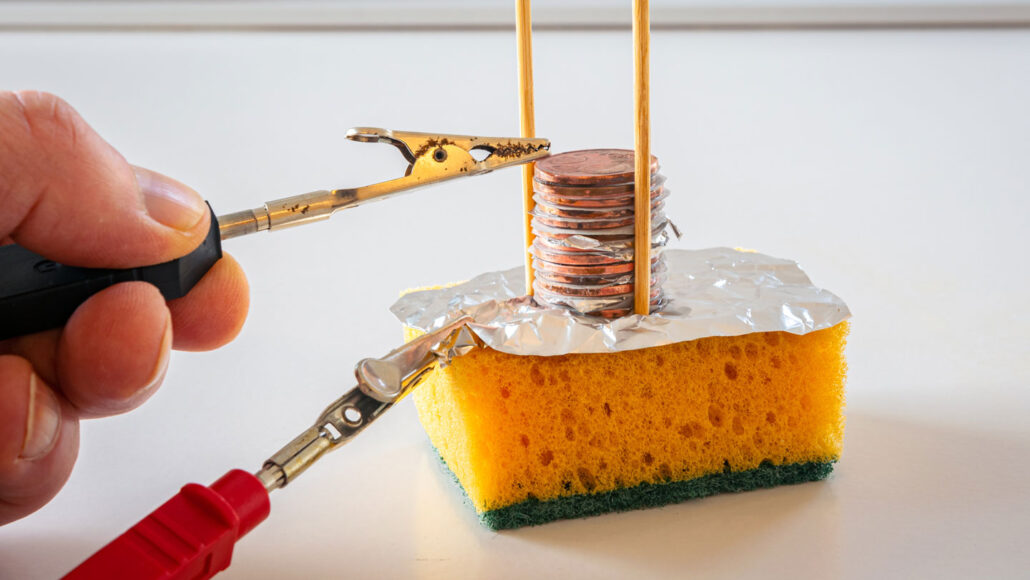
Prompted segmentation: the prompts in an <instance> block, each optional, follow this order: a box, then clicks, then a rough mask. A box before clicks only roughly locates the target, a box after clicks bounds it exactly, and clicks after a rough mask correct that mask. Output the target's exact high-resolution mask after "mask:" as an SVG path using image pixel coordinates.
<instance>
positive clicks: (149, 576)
mask: <svg viewBox="0 0 1030 580" xmlns="http://www.w3.org/2000/svg"><path fill="white" fill-rule="evenodd" d="M268 511H269V502H268V492H267V491H265V488H264V486H263V485H261V482H260V481H259V480H258V479H257V478H256V477H254V476H253V475H251V474H249V473H247V472H246V471H242V470H239V469H234V470H232V471H230V472H229V473H226V474H225V475H224V476H222V478H221V479H219V480H218V481H216V482H214V483H213V484H211V486H210V487H204V486H202V485H197V484H195V483H190V484H187V485H186V486H185V487H183V488H182V490H181V491H180V492H179V493H178V494H177V495H176V496H175V497H173V498H172V499H170V500H168V501H167V502H165V504H164V505H162V506H161V507H159V508H157V509H156V510H154V511H153V512H152V513H151V514H150V515H148V516H147V517H145V518H144V519H143V520H141V521H140V522H139V523H137V524H136V525H134V526H132V528H130V529H129V530H128V531H127V532H125V533H124V534H122V535H121V536H118V538H116V539H115V540H114V541H113V542H111V543H110V544H108V545H106V546H104V547H103V548H101V549H100V551H98V552H97V553H95V554H93V555H92V556H90V558H89V559H88V560H86V561H85V562H83V563H82V564H80V565H79V566H78V567H77V568H75V569H74V570H72V571H71V572H69V573H68V575H67V576H65V578H66V579H71V580H97V579H101V578H104V579H107V578H133V579H137V578H138V579H140V580H157V579H171V578H175V579H179V578H182V579H185V578H189V579H199V578H210V577H212V576H214V575H215V574H217V573H218V572H220V571H222V570H224V569H226V568H227V567H229V563H230V561H231V560H232V550H233V546H234V545H235V544H236V541H237V540H239V539H240V538H241V537H243V536H244V535H245V534H246V533H247V532H249V531H250V530H252V529H254V528H255V527H256V526H257V525H258V524H259V523H261V522H262V521H263V520H264V519H265V518H266V517H268Z"/></svg>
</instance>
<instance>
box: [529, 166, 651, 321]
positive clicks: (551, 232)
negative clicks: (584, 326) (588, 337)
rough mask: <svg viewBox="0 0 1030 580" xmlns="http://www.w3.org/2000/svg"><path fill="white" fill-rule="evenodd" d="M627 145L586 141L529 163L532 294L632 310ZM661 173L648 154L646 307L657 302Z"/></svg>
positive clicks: (601, 309)
mask: <svg viewBox="0 0 1030 580" xmlns="http://www.w3.org/2000/svg"><path fill="white" fill-rule="evenodd" d="M633 179H634V161H633V151H630V150H625V149H589V150H584V151H570V152H568V153H560V154H557V155H552V156H550V157H547V158H545V159H543V160H541V161H538V162H537V163H536V169H535V171H534V181H533V191H534V201H535V202H536V207H535V208H534V210H533V211H532V216H533V219H532V227H533V234H534V235H535V236H536V239H535V240H534V241H533V245H532V247H531V248H530V252H531V253H532V254H533V257H534V260H533V271H534V273H535V276H536V280H535V282H534V284H533V290H534V294H535V296H536V299H537V301H539V302H541V303H544V304H549V305H554V306H563V307H567V308H571V309H572V310H574V311H577V312H579V313H581V314H587V315H594V316H603V317H606V318H617V317H620V316H625V315H627V314H630V313H632V311H633V288H634V271H633V244H634V232H633V224H634V222H635V218H634V204H633V201H634V182H633ZM664 182H665V178H664V177H662V176H661V175H659V174H658V159H657V158H655V157H654V156H652V157H651V223H652V233H651V247H652V253H651V255H652V259H651V296H650V299H651V301H650V302H651V311H652V312H654V311H655V310H658V309H660V308H661V307H662V306H663V304H664V301H663V298H662V293H661V283H662V281H663V280H664V278H665V262H664V258H663V257H662V255H661V249H662V248H663V247H664V246H665V243H666V241H667V236H666V234H665V227H666V224H667V220H666V218H665V212H664V208H665V203H664V200H665V198H666V197H667V195H668V192H667V191H666V190H665V187H664Z"/></svg>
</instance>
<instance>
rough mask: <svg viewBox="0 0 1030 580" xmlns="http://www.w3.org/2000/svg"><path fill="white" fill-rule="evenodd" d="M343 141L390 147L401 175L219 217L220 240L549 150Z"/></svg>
mask: <svg viewBox="0 0 1030 580" xmlns="http://www.w3.org/2000/svg"><path fill="white" fill-rule="evenodd" d="M347 138H348V139H350V140H351V141H360V142H362V143H389V144H390V145H393V146H394V147H396V148H397V149H398V150H400V152H401V155H403V156H404V159H406V160H407V161H408V167H407V170H406V171H405V172H404V176H403V177H398V178H397V179H391V180H389V181H383V182H381V183H374V184H372V185H366V186H363V187H355V188H351V189H334V190H331V191H328V190H322V191H314V192H311V193H305V194H302V195H295V196H293V197H287V198H284V199H279V200H275V201H270V202H267V203H265V204H264V206H262V207H259V208H255V209H252V210H245V211H241V212H236V213H233V214H229V215H224V216H220V217H219V218H218V222H219V224H220V228H221V237H222V239H223V240H224V239H228V238H234V237H237V236H242V235H245V234H251V233H254V232H259V231H264V230H274V229H281V228H285V227H290V226H295V225H301V224H306V223H310V222H314V221H319V220H323V219H327V218H329V216H331V215H332V214H333V213H334V212H336V211H338V210H341V209H346V208H350V207H355V206H358V205H360V204H362V203H365V202H369V201H374V200H380V199H386V198H387V197H390V196H392V195H394V194H397V193H400V192H403V191H407V190H410V189H414V188H416V187H422V186H425V185H432V184H434V183H440V182H442V181H447V180H449V179H454V178H456V177H465V176H470V175H481V174H483V173H489V172H491V171H493V170H495V169H501V168H503V167H511V166H513V165H521V164H523V163H528V162H530V161H536V160H537V159H541V158H543V157H546V156H547V155H548V149H549V148H550V147H551V142H550V141H548V140H547V139H520V138H515V137H473V136H470V135H446V134H436V133H414V132H411V131H391V130H389V129H378V128H375V127H355V128H353V129H350V130H348V131H347Z"/></svg>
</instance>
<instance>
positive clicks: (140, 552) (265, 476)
mask: <svg viewBox="0 0 1030 580" xmlns="http://www.w3.org/2000/svg"><path fill="white" fill-rule="evenodd" d="M470 322H471V318H469V317H460V318H457V319H456V320H454V321H453V322H451V323H450V324H447V325H445V326H444V327H442V328H440V329H439V330H437V331H435V332H432V333H429V334H425V335H423V336H421V337H419V338H416V339H414V340H412V341H410V342H408V343H407V344H405V345H404V346H401V347H400V348H397V349H395V350H393V351H391V352H390V353H389V354H387V355H386V356H384V357H382V358H378V359H374V358H368V359H364V360H362V361H361V362H359V363H358V364H357V366H356V368H355V370H354V374H355V377H356V379H357V386H355V387H354V388H352V389H351V390H350V391H348V392H347V393H346V394H344V395H343V396H342V397H340V398H339V399H337V400H336V401H335V402H333V403H332V404H331V405H329V406H328V407H326V409H325V410H324V411H323V412H322V414H321V415H319V417H318V419H317V420H316V421H315V422H314V424H313V425H312V426H311V427H309V428H307V429H306V430H305V431H304V432H303V433H301V434H300V435H299V436H297V437H296V438H295V439H294V440H293V441H291V442H290V443H288V444H287V445H286V446H285V447H283V448H282V449H280V450H279V451H278V452H276V453H275V454H274V455H272V457H271V458H269V459H268V461H266V462H265V464H264V466H262V468H261V469H260V470H258V472H257V473H255V474H253V475H251V474H250V473H247V472H246V471H243V470H240V469H234V470H232V471H229V472H228V473H226V474H225V475H224V476H222V477H221V478H220V479H219V480H218V481H216V482H215V483H213V484H211V485H210V486H209V487H205V486H202V485H198V484H195V483H191V484H187V485H186V486H185V487H183V488H182V490H181V491H180V492H179V493H178V494H176V495H175V496H174V497H172V499H170V500H168V501H167V502H165V503H164V504H163V505H162V506H161V507H159V508H157V509H156V510H154V511H153V512H151V513H150V515H148V516H147V517H145V518H143V519H142V520H140V521H139V522H138V523H137V524H136V525H134V526H132V527H131V528H129V530H127V531H126V532H125V533H123V534H122V535H121V536H118V537H117V538H116V539H115V540H114V541H112V542H111V543H110V544H107V545H106V546H104V547H103V548H101V549H100V550H99V551H98V552H97V553H95V554H93V555H92V556H91V557H90V558H89V559H87V560H86V561H85V562H83V563H82V564H80V565H79V566H78V567H77V568H75V569H74V570H72V571H71V572H69V573H68V575H67V576H65V578H66V579H71V580H92V579H97V578H136V579H141V580H158V579H179V578H182V579H186V578H189V579H200V578H210V577H211V576H214V575H215V574H217V573H218V572H220V571H221V570H224V569H225V568H227V567H228V566H229V564H230V562H231V560H232V551H233V546H234V545H235V544H236V542H237V541H238V540H239V539H240V538H242V537H243V536H244V535H246V534H247V533H248V532H250V531H251V530H252V529H254V528H255V527H256V526H257V525H258V524H260V523H261V522H262V521H264V519H265V518H267V517H268V514H269V511H270V507H271V506H270V504H269V498H268V495H269V494H270V493H271V492H272V491H274V490H276V489H279V488H281V487H285V486H286V485H287V484H289V483H291V482H292V481H293V480H294V479H296V478H297V476H299V475H300V474H301V473H303V472H304V471H305V470H307V469H308V468H309V467H310V466H311V465H312V464H313V463H314V462H315V461H317V460H318V459H319V458H321V457H322V456H324V455H325V454H326V453H328V452H329V451H332V450H334V449H336V448H338V447H340V446H342V445H344V444H346V443H347V442H349V441H350V440H351V439H353V438H354V437H356V436H357V435H358V434H359V433H361V431H363V430H364V429H365V428H366V427H368V426H369V425H370V424H371V423H372V422H373V421H375V420H376V419H378V418H379V417H381V416H382V414H383V413H384V412H386V411H387V410H388V409H389V408H390V407H392V406H393V405H394V404H395V403H396V402H398V401H400V400H401V399H402V398H404V396H405V395H407V394H408V393H409V392H411V390H412V389H414V388H415V387H416V386H418V384H419V383H421V382H422V380H423V379H424V378H425V377H426V375H427V373H429V372H430V371H432V370H433V369H435V368H437V367H439V366H442V365H446V364H447V363H448V362H450V361H451V360H452V359H453V358H454V357H457V356H461V355H463V354H466V353H468V352H469V351H471V350H473V349H475V348H479V347H480V346H482V344H483V343H482V341H481V340H480V339H479V338H478V337H477V336H476V335H475V334H474V333H472V332H471V331H470V330H469V328H468V326H467V324H468V323H470Z"/></svg>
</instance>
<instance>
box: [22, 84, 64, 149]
mask: <svg viewBox="0 0 1030 580" xmlns="http://www.w3.org/2000/svg"><path fill="white" fill-rule="evenodd" d="M9 103H10V104H11V105H12V106H13V112H14V114H15V115H16V116H17V117H18V118H19V120H20V121H21V124H22V126H23V128H24V130H26V131H27V133H28V134H27V135H26V136H27V137H30V138H32V139H35V140H38V141H41V142H43V143H44V144H46V145H49V146H52V145H53V144H54V142H55V141H68V142H71V144H74V142H75V140H76V134H77V133H78V131H79V124H80V123H81V118H80V117H79V115H78V113H76V112H75V109H74V108H72V106H71V105H69V104H68V102H67V101H65V100H64V99H62V98H61V97H58V96H57V95H54V94H52V93H47V92H44V91H13V92H12V93H11V99H9Z"/></svg>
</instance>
